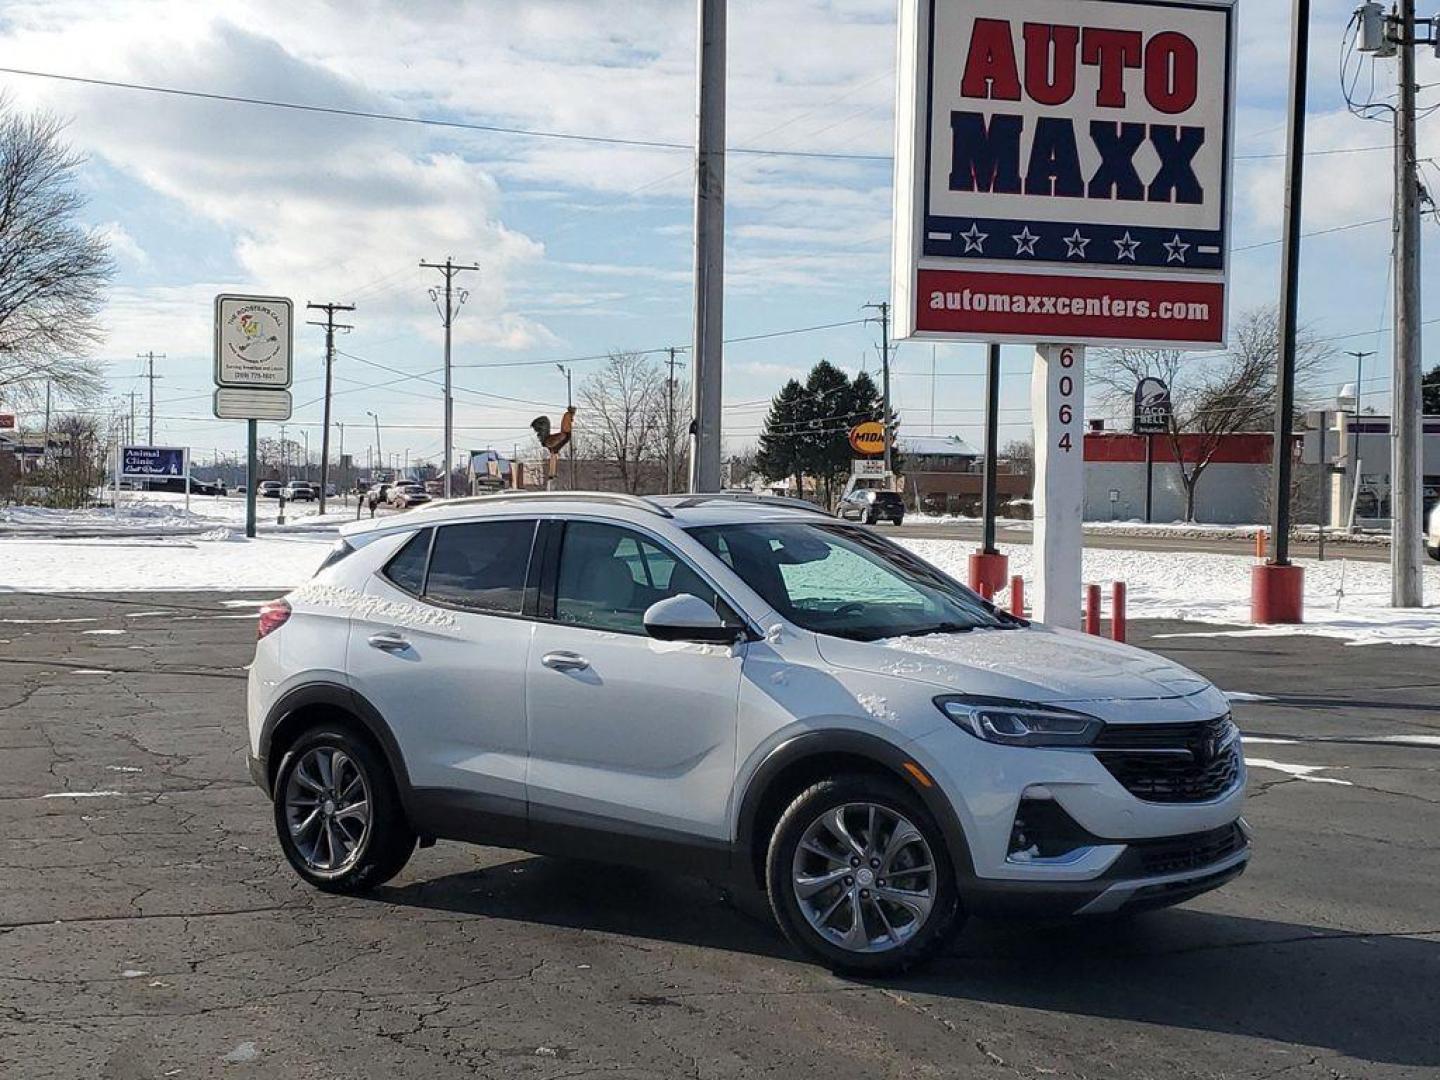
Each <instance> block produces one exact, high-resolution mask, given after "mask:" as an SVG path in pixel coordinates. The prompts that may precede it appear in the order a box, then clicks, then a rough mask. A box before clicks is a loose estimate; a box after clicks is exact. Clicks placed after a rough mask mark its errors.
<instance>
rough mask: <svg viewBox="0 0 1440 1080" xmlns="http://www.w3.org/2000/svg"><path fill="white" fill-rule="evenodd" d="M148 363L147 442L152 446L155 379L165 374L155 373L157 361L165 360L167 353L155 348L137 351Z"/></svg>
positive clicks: (153, 437)
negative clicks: (148, 403)
mask: <svg viewBox="0 0 1440 1080" xmlns="http://www.w3.org/2000/svg"><path fill="white" fill-rule="evenodd" d="M135 355H136V356H138V357H139V358H140V359H141V360H144V361H145V363H146V365H147V366H146V369H145V379H146V381H148V382H149V383H150V428H149V431H148V433H147V435H146V442H147V443H148V444H149V445H150V446H154V445H155V380H156V379H163V378H164V377H165V376H163V375H156V374H155V361H156V360H164V359H165V354H164V353H163V352H162V353H157V352H155V351H154V350H153V349H152V350H150V351H149V352H143V353H136V354H135Z"/></svg>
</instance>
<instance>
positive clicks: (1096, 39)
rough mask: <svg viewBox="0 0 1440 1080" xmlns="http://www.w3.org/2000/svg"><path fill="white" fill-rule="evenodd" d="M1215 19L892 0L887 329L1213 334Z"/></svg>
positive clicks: (1218, 10)
mask: <svg viewBox="0 0 1440 1080" xmlns="http://www.w3.org/2000/svg"><path fill="white" fill-rule="evenodd" d="M1233 22H1234V8H1233V5H1232V4H1230V3H1228V2H1224V0H1185V2H1169V0H1134V2H1131V0H903V2H902V5H901V75H900V78H901V84H900V106H899V123H900V150H899V153H898V154H897V160H896V170H897V183H896V214H895V229H896V238H895V239H896V254H897V259H896V261H895V266H896V273H897V275H899V279H898V280H897V281H896V314H897V316H898V318H899V319H900V320H901V325H900V327H899V329H900V330H901V332H902V333H904V334H905V335H906V336H933V337H949V338H955V337H969V338H977V339H982V340H996V339H1001V340H1007V339H1008V340H1022V341H1065V342H1074V343H1077V344H1085V343H1095V344H1101V343H1132V344H1133V343H1138V342H1146V343H1152V344H1167V345H1177V346H1179V347H1190V346H1199V345H1213V344H1216V343H1218V342H1219V341H1220V340H1221V339H1222V338H1223V327H1224V314H1225V290H1224V286H1225V265H1226V233H1227V226H1228V210H1229V159H1230V142H1231V138H1230V127H1231V122H1230V116H1231V105H1230V102H1231V97H1232V94H1231V83H1232V73H1233V66H1234V65H1233V54H1232V42H1233V32H1232V31H1233ZM902 301H903V302H902Z"/></svg>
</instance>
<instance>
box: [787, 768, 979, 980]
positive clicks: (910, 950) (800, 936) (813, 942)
mask: <svg viewBox="0 0 1440 1080" xmlns="http://www.w3.org/2000/svg"><path fill="white" fill-rule="evenodd" d="M858 803H869V804H874V805H876V806H879V807H884V808H886V809H888V810H889V811H891V812H892V813H895V814H899V815H901V816H902V817H904V818H905V819H907V820H908V821H909V822H910V823H911V824H913V825H914V826H915V828H916V829H917V830H918V831H919V833H920V834H921V836H922V837H923V838H924V841H925V844H926V845H928V847H929V853H930V856H931V859H932V865H933V867H934V872H933V902H932V904H931V907H930V910H929V914H928V915H927V916H926V917H925V920H924V922H923V923H922V924H921V925H920V927H919V928H918V929H917V930H915V931H914V932H913V935H912V936H910V937H909V938H908V939H907V940H905V941H903V942H902V943H901V944H898V945H895V946H893V947H891V948H887V949H885V950H884V951H878V952H861V951H855V950H851V949H847V948H844V947H843V946H841V945H839V944H836V943H834V942H833V941H831V940H830V939H829V938H827V937H825V936H823V935H822V934H821V933H820V932H819V931H818V930H816V929H815V928H814V927H813V926H812V925H811V924H810V921H809V920H808V919H807V917H806V915H805V913H804V912H803V911H802V910H801V907H800V901H799V899H798V897H797V895H796V887H795V883H794V881H793V874H794V870H795V867H796V852H797V849H798V848H799V846H800V843H801V841H802V839H803V838H804V837H805V834H806V832H807V831H808V830H810V828H811V827H812V825H814V824H815V823H816V822H817V821H818V820H819V819H820V818H821V816H822V815H825V814H827V813H828V812H830V811H832V810H835V809H836V808H839V807H845V806H849V805H852V804H858ZM867 843H868V841H867ZM859 872H860V871H857V873H859ZM898 876H899V875H898V874H897V877H898ZM848 880H849V879H847V881H848ZM765 881H766V888H767V891H768V893H769V897H770V909H771V911H772V912H773V913H774V915H775V921H776V922H777V923H779V924H780V929H781V930H782V931H784V933H785V936H786V937H787V938H789V940H790V942H791V943H792V944H793V945H795V946H796V947H797V948H798V949H800V951H801V952H803V953H805V954H807V955H808V956H809V957H810V958H811V959H813V960H816V961H818V962H819V963H821V964H824V965H825V966H827V967H829V968H830V969H831V970H833V971H836V972H839V973H842V974H852V975H884V974H893V973H895V972H900V971H905V970H908V969H909V968H912V967H914V966H915V965H917V964H920V963H923V962H925V961H926V960H928V959H930V958H931V957H932V956H934V955H935V954H936V953H937V952H938V951H939V950H940V949H941V948H943V947H944V945H945V943H946V942H947V941H949V940H950V938H951V936H952V935H953V934H954V932H955V930H956V929H957V928H958V926H959V924H960V921H961V915H960V897H959V890H958V888H957V886H956V882H955V869H954V863H953V861H952V860H951V858H950V853H949V851H948V850H947V849H946V847H945V837H944V834H943V833H942V832H941V831H940V828H939V826H937V825H936V824H935V819H934V818H933V817H931V815H930V813H929V811H928V810H926V808H925V806H924V804H923V803H922V802H921V801H920V799H919V798H918V797H916V796H915V795H914V793H912V792H911V791H910V790H908V789H907V788H906V787H905V785H904V784H902V783H900V782H899V781H897V780H888V779H885V778H882V777H878V776H871V775H860V774H842V775H839V776H835V777H831V778H828V779H825V780H821V781H819V782H818V783H815V784H812V785H811V786H810V787H808V788H806V789H805V790H804V791H802V792H800V794H799V795H797V796H796V797H795V798H794V799H793V800H792V801H791V803H790V805H789V806H788V807H787V808H786V809H785V812H784V813H783V814H781V815H780V820H779V821H778V822H776V825H775V829H774V832H773V833H772V834H771V837H770V847H769V851H768V853H767V856H766V861H765ZM879 884H883V879H881V880H880V882H879ZM840 887H841V886H840V885H838V884H837V885H836V886H835V888H837V889H838V888H840ZM816 895H820V894H816ZM877 895H878V894H877ZM877 906H878V905H877Z"/></svg>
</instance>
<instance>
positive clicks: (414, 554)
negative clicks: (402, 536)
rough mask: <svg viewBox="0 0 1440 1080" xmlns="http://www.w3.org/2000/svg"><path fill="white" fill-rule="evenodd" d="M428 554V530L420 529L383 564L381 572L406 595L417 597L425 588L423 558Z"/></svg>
mask: <svg viewBox="0 0 1440 1080" xmlns="http://www.w3.org/2000/svg"><path fill="white" fill-rule="evenodd" d="M429 554H430V530H429V529H421V530H420V531H419V532H417V533H416V534H415V535H414V536H412V537H411V538H410V539H409V540H408V541H407V542H406V544H405V546H404V547H402V548H401V549H400V550H399V551H397V552H396V553H395V555H394V556H393V557H392V558H391V559H390V561H389V562H388V563H386V564H385V569H384V570H383V571H381V573H383V574H384V575H385V576H386V577H387V578H389V579H390V580H391V581H392V582H394V583H395V584H396V585H397V586H399V587H400V588H402V589H404V590H405V591H406V592H408V593H412V594H414V595H415V596H419V595H420V593H421V591H423V590H424V588H425V558H426V556H428V555H429Z"/></svg>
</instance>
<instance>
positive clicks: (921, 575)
mask: <svg viewBox="0 0 1440 1080" xmlns="http://www.w3.org/2000/svg"><path fill="white" fill-rule="evenodd" d="M690 534H691V535H692V536H694V537H695V538H696V539H697V540H699V541H700V542H701V543H702V544H704V545H705V546H706V547H707V548H709V549H710V550H711V551H713V552H715V553H716V554H717V555H718V554H719V550H720V545H721V544H722V543H723V544H724V545H725V550H726V552H727V555H728V560H727V561H729V562H730V564H731V565H732V566H733V567H734V569H735V572H736V573H737V574H739V575H740V577H741V578H742V579H743V580H744V581H745V583H746V584H747V585H749V586H750V587H751V588H752V589H754V590H755V591H756V592H757V593H759V594H760V595H761V596H762V597H764V598H765V600H766V602H767V603H769V604H770V605H771V606H773V607H774V608H775V610H776V611H778V612H780V613H781V614H782V615H784V616H785V617H786V618H788V619H789V620H790V621H791V622H793V623H795V624H796V625H797V626H800V627H803V628H804V629H806V630H813V631H815V632H817V633H821V634H832V635H834V636H836V637H848V638H855V639H857V640H860V641H874V640H876V639H879V638H886V637H895V636H899V635H904V634H934V633H955V632H960V631H965V630H971V629H974V628H976V627H981V626H989V627H994V626H1006V625H1018V623H1017V622H1015V621H1014V620H1010V619H1008V617H1006V616H1003V615H999V614H996V613H994V612H993V611H991V610H990V609H988V608H987V607H986V606H985V604H984V603H983V602H982V601H981V600H980V599H979V598H978V597H977V596H975V595H974V594H973V593H971V592H970V591H969V590H967V589H964V588H962V587H961V586H960V585H959V584H957V583H956V582H953V581H951V580H950V579H949V578H946V577H944V576H943V575H942V574H940V573H938V572H937V571H935V570H934V569H933V568H931V567H929V566H927V565H926V564H924V563H923V562H921V561H920V560H919V559H916V558H915V557H914V556H913V555H911V554H910V553H909V552H907V551H905V550H904V549H903V548H899V547H896V546H895V545H893V544H888V543H886V542H885V541H882V540H879V539H878V538H876V537H874V536H873V535H872V534H871V533H869V532H867V531H865V530H861V529H853V528H848V527H844V526H826V525H812V524H809V523H805V524H800V523H798V522H795V523H792V522H775V523H766V524H750V525H714V526H705V527H703V528H696V529H691V530H690Z"/></svg>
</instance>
